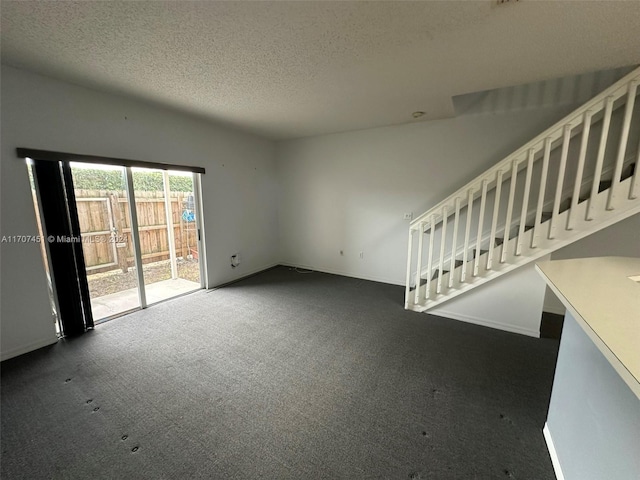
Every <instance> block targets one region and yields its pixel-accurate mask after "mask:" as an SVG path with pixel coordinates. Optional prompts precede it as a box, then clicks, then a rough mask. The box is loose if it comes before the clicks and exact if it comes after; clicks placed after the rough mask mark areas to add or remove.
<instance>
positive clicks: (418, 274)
mask: <svg viewBox="0 0 640 480" xmlns="http://www.w3.org/2000/svg"><path fill="white" fill-rule="evenodd" d="M423 240H424V222H420V224H419V225H418V268H417V269H416V293H415V300H414V302H413V303H414V304H416V305H418V304H419V303H420V284H421V283H422V250H423V243H424V242H423Z"/></svg>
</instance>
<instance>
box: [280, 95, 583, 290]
mask: <svg viewBox="0 0 640 480" xmlns="http://www.w3.org/2000/svg"><path fill="white" fill-rule="evenodd" d="M571 109H572V107H566V106H565V107H562V108H545V109H539V110H534V111H531V110H530V111H526V112H512V113H506V114H500V115H473V116H461V117H457V118H453V119H449V120H441V121H435V122H423V123H414V124H408V125H402V126H396V127H385V128H377V129H371V130H363V131H358V132H349V133H343V134H335V135H326V136H321V137H313V138H307V139H300V140H292V141H285V142H280V143H279V144H278V147H277V158H278V175H279V178H280V181H281V191H280V201H279V213H280V244H281V258H282V259H283V261H285V262H286V263H291V264H296V265H301V266H307V267H310V268H315V269H318V270H323V271H327V272H334V273H340V274H344V275H350V276H355V277H360V278H367V279H371V280H378V281H382V282H387V283H394V284H403V283H404V276H405V267H406V248H407V246H406V244H407V238H408V236H407V234H408V222H407V221H403V220H402V216H403V213H404V212H413V214H414V216H417V215H418V214H421V213H422V212H424V211H426V210H427V209H428V208H430V207H431V206H433V205H435V204H437V203H438V202H439V201H440V200H441V199H442V198H444V197H446V196H447V195H449V194H450V193H451V192H452V191H454V190H456V189H458V188H459V187H461V186H462V185H464V184H465V183H466V182H468V181H469V180H471V179H472V178H474V177H475V176H477V175H478V174H479V173H481V172H483V171H484V170H486V169H487V168H488V167H490V166H491V165H493V164H494V163H496V162H497V161H499V160H501V159H502V158H503V157H504V156H506V155H507V154H508V153H510V152H511V151H513V150H514V149H516V148H517V147H519V146H520V145H521V144H522V143H524V142H526V141H527V140H529V139H530V138H531V137H533V136H534V135H536V134H537V133H539V132H540V131H542V130H543V129H544V128H545V127H548V126H549V125H551V124H552V123H553V122H554V121H557V120H558V119H560V118H561V117H562V116H563V115H565V114H566V113H568V111H570V110H571ZM340 250H343V251H344V255H343V256H341V255H340ZM360 251H363V252H364V258H363V259H362V260H361V259H359V252H360Z"/></svg>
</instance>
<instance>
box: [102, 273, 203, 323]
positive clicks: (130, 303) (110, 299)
mask: <svg viewBox="0 0 640 480" xmlns="http://www.w3.org/2000/svg"><path fill="white" fill-rule="evenodd" d="M200 288H201V287H200V284H199V283H196V282H192V281H190V280H185V279H183V278H176V279H174V280H171V279H169V280H162V281H160V282H156V283H152V284H149V285H146V286H145V290H146V294H147V305H150V304H152V303H156V302H159V301H161V300H166V299H168V298H171V297H175V296H177V295H182V294H183V293H188V292H193V291H194V290H198V289H200ZM139 306H140V300H139V299H138V289H137V288H129V289H127V290H123V291H121V292H117V293H111V294H109V295H104V296H102V297H98V298H92V299H91V309H92V311H93V318H94V320H101V319H103V318H107V317H110V316H112V315H117V314H119V313H122V312H126V311H127V310H133V309H134V308H138V307H139Z"/></svg>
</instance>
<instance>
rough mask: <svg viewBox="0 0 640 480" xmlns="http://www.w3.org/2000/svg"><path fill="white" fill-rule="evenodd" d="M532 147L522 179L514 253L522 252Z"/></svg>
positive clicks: (531, 169) (531, 165)
mask: <svg viewBox="0 0 640 480" xmlns="http://www.w3.org/2000/svg"><path fill="white" fill-rule="evenodd" d="M533 154H534V150H533V148H530V149H529V153H528V156H527V171H526V174H525V179H524V193H523V194H522V208H521V209H520V226H519V227H518V239H517V240H516V255H520V254H521V253H522V240H523V236H524V229H525V227H526V223H527V213H528V209H529V193H530V192H531V176H532V175H533Z"/></svg>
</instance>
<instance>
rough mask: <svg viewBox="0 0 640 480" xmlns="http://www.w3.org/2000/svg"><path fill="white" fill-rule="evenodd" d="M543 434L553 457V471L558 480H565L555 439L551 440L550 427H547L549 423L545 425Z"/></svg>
mask: <svg viewBox="0 0 640 480" xmlns="http://www.w3.org/2000/svg"><path fill="white" fill-rule="evenodd" d="M542 434H543V435H544V441H545V442H546V443H547V450H549V456H550V457H551V464H552V465H553V470H554V472H555V473H556V478H557V479H558V480H564V475H563V474H562V468H561V467H560V459H559V458H558V452H556V447H555V445H554V444H553V439H552V438H551V432H550V431H549V425H547V422H545V423H544V428H543V429H542Z"/></svg>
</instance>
